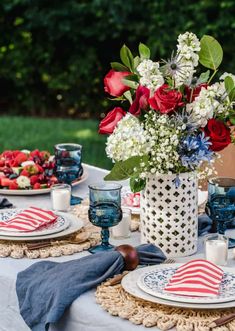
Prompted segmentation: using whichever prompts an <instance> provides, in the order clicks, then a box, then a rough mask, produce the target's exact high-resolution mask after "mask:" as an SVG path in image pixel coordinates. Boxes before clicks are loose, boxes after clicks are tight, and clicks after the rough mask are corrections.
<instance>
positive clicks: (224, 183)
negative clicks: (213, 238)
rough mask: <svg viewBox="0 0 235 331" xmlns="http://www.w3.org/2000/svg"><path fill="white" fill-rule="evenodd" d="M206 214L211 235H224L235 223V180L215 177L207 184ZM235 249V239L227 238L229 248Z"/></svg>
mask: <svg viewBox="0 0 235 331" xmlns="http://www.w3.org/2000/svg"><path fill="white" fill-rule="evenodd" d="M206 213H207V215H208V216H209V217H210V218H211V219H212V221H213V224H212V230H211V232H212V233H219V234H222V235H224V234H225V231H226V230H227V229H228V228H229V227H230V228H231V225H232V223H233V221H235V179H234V178H226V177H217V178H213V179H210V180H209V182H208V201H207V204H206ZM231 247H235V239H232V238H229V248H231Z"/></svg>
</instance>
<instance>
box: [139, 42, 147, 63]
mask: <svg viewBox="0 0 235 331" xmlns="http://www.w3.org/2000/svg"><path fill="white" fill-rule="evenodd" d="M139 53H140V58H141V60H145V59H149V58H150V49H149V48H148V47H147V46H146V45H145V44H142V43H140V44H139Z"/></svg>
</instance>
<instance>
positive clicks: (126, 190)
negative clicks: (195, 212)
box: [122, 186, 208, 215]
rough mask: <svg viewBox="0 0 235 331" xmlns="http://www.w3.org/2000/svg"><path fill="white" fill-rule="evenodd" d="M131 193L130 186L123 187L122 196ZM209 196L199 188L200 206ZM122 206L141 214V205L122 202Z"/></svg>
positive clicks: (133, 212)
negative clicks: (134, 205)
mask: <svg viewBox="0 0 235 331" xmlns="http://www.w3.org/2000/svg"><path fill="white" fill-rule="evenodd" d="M129 193H131V190H130V188H129V187H128V186H124V187H123V188H122V198H125V196H126V195H128V194H129ZM207 197H208V192H207V191H201V190H200V189H198V207H200V206H201V205H203V204H204V203H205V202H206V200H207ZM122 207H124V208H129V209H130V210H131V213H132V214H136V215H139V214H140V207H132V206H128V205H126V204H124V203H123V204H122Z"/></svg>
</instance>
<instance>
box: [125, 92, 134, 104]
mask: <svg viewBox="0 0 235 331" xmlns="http://www.w3.org/2000/svg"><path fill="white" fill-rule="evenodd" d="M123 95H124V97H125V98H126V99H127V100H128V101H129V102H130V104H132V101H133V100H132V95H131V92H130V91H126V92H125V93H123Z"/></svg>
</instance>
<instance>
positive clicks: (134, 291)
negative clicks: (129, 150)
mask: <svg viewBox="0 0 235 331" xmlns="http://www.w3.org/2000/svg"><path fill="white" fill-rule="evenodd" d="M170 265H171V266H174V267H179V266H181V265H182V264H170ZM166 268H168V267H167V264H162V265H159V266H151V267H144V268H139V269H136V270H134V271H132V272H130V273H128V274H127V275H126V276H125V277H124V278H123V279H122V287H123V288H124V290H125V291H126V292H128V293H130V294H131V295H133V296H135V297H136V298H140V299H143V300H146V301H149V302H153V303H158V304H162V305H166V306H172V307H181V308H193V309H225V308H234V307H235V300H231V301H227V302H219V303H210V302H204V301H203V300H201V301H200V302H199V303H190V302H179V301H177V300H175V299H174V300H172V299H171V300H169V299H163V298H161V297H156V296H153V295H151V294H149V293H147V292H144V291H143V290H142V289H141V288H140V287H139V286H138V285H137V282H138V280H139V279H140V278H141V277H143V275H145V274H146V273H149V272H152V271H156V269H159V270H161V269H166ZM222 269H223V270H224V272H227V273H229V274H233V275H234V278H235V270H234V269H233V268H222ZM234 291H235V289H233V292H234ZM201 299H204V298H201Z"/></svg>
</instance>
